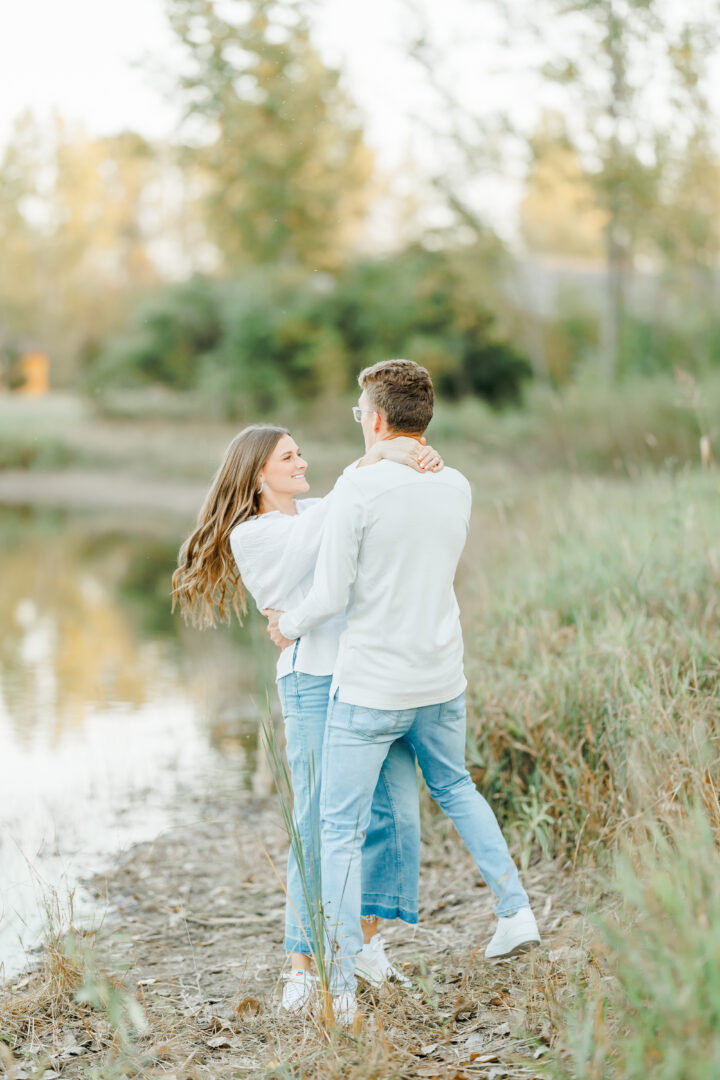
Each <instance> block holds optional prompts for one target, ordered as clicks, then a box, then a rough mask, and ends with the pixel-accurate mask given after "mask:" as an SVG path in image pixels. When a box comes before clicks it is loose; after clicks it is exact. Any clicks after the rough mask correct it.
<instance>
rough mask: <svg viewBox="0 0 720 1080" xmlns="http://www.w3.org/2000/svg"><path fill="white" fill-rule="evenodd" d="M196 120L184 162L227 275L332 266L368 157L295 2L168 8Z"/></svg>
mask: <svg viewBox="0 0 720 1080" xmlns="http://www.w3.org/2000/svg"><path fill="white" fill-rule="evenodd" d="M167 12H168V16H169V19H170V25H171V27H172V29H173V31H174V32H175V34H176V36H177V38H178V39H179V41H180V43H181V44H182V47H183V50H184V53H185V58H186V63H185V66H184V68H183V73H182V76H181V78H180V80H179V87H178V92H179V95H180V97H181V98H182V99H184V102H185V106H186V115H187V117H188V118H191V119H192V121H193V124H192V129H191V130H192V136H191V137H190V141H191V142H192V145H191V146H188V148H187V155H186V161H185V165H186V167H187V168H188V169H189V170H198V171H199V173H200V178H201V184H202V190H203V191H204V192H205V195H204V197H203V210H204V218H205V221H206V224H207V226H208V230H209V234H210V236H211V238H212V240H213V241H214V243H215V244H216V245H217V247H218V249H219V251H220V253H221V254H222V256H223V257H224V261H225V264H226V266H229V267H237V266H239V265H243V266H247V265H248V264H252V265H263V264H270V263H278V262H279V263H282V264H285V265H290V266H304V267H307V268H308V269H325V270H327V269H333V268H335V267H337V266H338V265H339V263H340V261H341V258H342V256H343V254H344V252H345V250H346V248H347V245H348V242H349V241H350V240H351V238H352V234H353V231H354V229H355V227H356V226H357V223H358V221H359V220H360V218H361V216H362V215H363V213H364V210H365V203H366V196H367V185H368V181H369V179H370V174H371V171H372V157H371V155H370V153H369V151H368V150H367V148H366V147H365V145H364V143H363V137H362V130H361V126H360V123H359V118H358V116H357V114H356V111H355V109H354V107H353V105H352V103H351V102H350V101H349V100H348V98H347V96H346V94H345V92H344V91H343V88H342V86H341V84H340V75H339V72H338V71H337V70H335V69H333V68H331V67H328V66H327V65H326V64H324V63H323V61H322V60H321V58H320V55H319V54H318V52H317V50H316V49H315V47H314V45H313V43H312V40H311V33H310V23H309V20H308V18H307V15H306V12H305V5H304V4H302V3H298V2H297V0H246V2H245V3H243V4H234V5H228V4H224V5H223V4H220V3H216V2H215V0H167Z"/></svg>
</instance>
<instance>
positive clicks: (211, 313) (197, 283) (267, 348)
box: [89, 247, 531, 414]
mask: <svg viewBox="0 0 720 1080" xmlns="http://www.w3.org/2000/svg"><path fill="white" fill-rule="evenodd" d="M479 266H480V264H478V263H474V262H473V261H472V260H468V259H467V258H466V259H465V260H464V261H463V262H462V263H459V262H458V260H457V258H456V256H455V255H454V254H453V253H447V252H429V251H426V250H424V249H423V248H420V247H417V248H411V249H409V250H407V251H405V252H403V253H401V254H400V255H398V256H396V257H395V258H393V259H390V258H388V259H374V260H366V261H362V262H358V263H356V264H353V265H351V266H350V267H348V268H347V269H346V270H345V271H344V272H343V273H341V274H340V275H338V276H337V278H332V277H330V276H329V275H322V276H318V275H315V274H309V275H308V274H306V273H303V272H301V271H298V270H295V271H288V270H283V269H275V270H271V269H270V268H266V269H263V268H256V269H255V270H253V271H249V272H247V273H245V274H244V275H243V276H242V277H240V278H238V279H236V280H235V281H230V282H212V281H209V280H205V279H201V278H195V279H193V280H192V281H191V282H188V283H186V284H183V285H180V286H175V287H173V288H169V289H167V290H166V291H164V292H160V293H158V294H156V296H155V297H154V298H153V300H152V301H151V302H149V303H147V304H145V305H144V306H143V307H142V308H141V309H140V310H139V311H138V312H137V314H136V317H135V319H134V321H133V324H132V326H131V328H130V330H129V331H128V332H126V333H125V334H123V335H120V336H118V337H116V338H114V339H111V340H110V341H109V342H108V343H107V346H106V348H105V349H104V350H103V351H102V352H101V353H100V355H99V357H98V358H97V359H96V360H95V361H94V363H92V364H91V366H90V376H89V379H90V385H91V386H92V387H93V388H96V389H98V388H102V387H105V386H132V385H153V384H163V385H166V386H169V387H172V388H174V389H179V390H188V389H193V390H197V391H199V392H201V393H204V394H206V395H208V396H209V397H210V398H212V399H214V400H216V401H217V402H218V405H220V406H221V407H222V409H223V410H224V411H226V412H227V413H230V414H233V413H237V412H239V411H242V409H243V408H247V407H248V406H249V407H251V408H255V409H259V410H261V411H262V410H267V409H270V408H272V407H273V406H274V405H275V404H276V403H278V402H281V401H283V400H286V399H288V398H289V397H293V398H295V399H298V400H300V401H308V400H312V399H315V398H317V397H322V396H324V395H330V394H333V395H337V394H339V393H343V392H345V391H349V390H351V389H352V387H353V386H354V385H355V379H356V376H357V373H358V371H359V370H360V368H362V367H363V366H365V365H367V364H372V363H374V362H375V361H377V360H380V359H387V358H388V357H391V356H407V357H409V358H410V359H416V360H417V361H418V362H420V363H424V364H426V365H427V366H428V368H429V369H430V371H431V373H432V374H433V375H434V376H435V377H436V380H437V385H438V390H439V391H440V393H441V394H442V393H444V394H445V395H447V396H449V397H451V398H459V397H462V396H464V395H467V394H476V395H479V396H482V397H484V398H485V399H486V400H488V401H490V402H492V403H493V404H496V405H502V404H505V403H508V402H517V401H519V400H520V396H521V391H522V386H523V383H524V382H525V381H526V380H527V379H528V378H529V377H530V375H531V370H530V366H529V363H528V361H527V360H526V359H525V357H524V356H523V355H522V354H521V353H520V352H519V351H518V350H517V349H516V348H515V347H513V346H512V345H511V344H509V343H508V342H506V341H504V340H502V337H501V335H500V334H499V333H498V332H497V331H496V325H495V317H494V315H493V312H492V311H491V310H490V309H489V308H488V307H487V305H486V304H485V303H484V302H483V298H482V296H479V295H477V294H476V291H475V288H476V287H475V285H474V281H475V276H476V274H477V272H478V268H479ZM480 269H481V266H480Z"/></svg>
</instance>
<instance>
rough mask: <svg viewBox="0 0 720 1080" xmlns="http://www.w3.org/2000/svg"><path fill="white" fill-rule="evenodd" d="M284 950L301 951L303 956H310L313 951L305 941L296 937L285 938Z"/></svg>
mask: <svg viewBox="0 0 720 1080" xmlns="http://www.w3.org/2000/svg"><path fill="white" fill-rule="evenodd" d="M285 952H296V953H302V954H303V956H312V954H313V951H312V949H311V948H310V946H309V945H308V943H307V941H298V940H297V938H295V939H294V940H293V939H292V938H285Z"/></svg>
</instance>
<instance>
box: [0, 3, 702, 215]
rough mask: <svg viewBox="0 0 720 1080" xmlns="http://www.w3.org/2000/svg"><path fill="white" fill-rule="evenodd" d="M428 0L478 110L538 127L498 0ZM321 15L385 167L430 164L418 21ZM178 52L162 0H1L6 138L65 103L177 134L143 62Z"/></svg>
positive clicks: (334, 11)
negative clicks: (507, 44) (502, 30)
mask: <svg viewBox="0 0 720 1080" xmlns="http://www.w3.org/2000/svg"><path fill="white" fill-rule="evenodd" d="M696 2H700V3H701V4H702V3H703V0H696ZM705 2H706V0H705ZM421 3H422V5H423V7H424V9H425V10H426V12H427V14H428V17H429V19H430V20H431V22H432V23H433V24H434V28H435V31H436V33H437V35H438V37H439V38H440V39H441V40H444V41H445V43H446V45H447V46H448V49H449V55H451V56H452V57H453V60H454V65H453V66H455V64H456V65H457V72H458V83H459V88H460V92H461V96H462V98H463V100H464V101H466V102H469V103H470V104H472V106H473V108H474V109H475V110H477V111H478V112H479V113H482V112H483V111H493V110H495V109H497V108H499V107H501V108H504V109H506V110H507V111H508V112H509V113H510V114H511V115H512V117H513V119H514V120H515V121H516V122H519V123H521V124H522V125H523V126H524V127H527V126H529V125H531V124H532V123H533V122H534V119H535V118H536V117H537V115H538V113H539V110H540V108H541V105H542V104H548V103H551V102H552V97H551V94H552V93H553V91H552V90H550V89H547V88H546V89H544V91H543V93H544V95H545V96H544V98H543V99H542V100H541V98H540V95H539V93H538V86H537V83H536V82H535V81H534V79H533V77H532V76H531V74H530V71H529V69H530V61H531V59H532V58H531V57H530V56H528V54H527V53H525V54H524V55H523V54H521V53H520V51H519V50H517V49H516V50H512V51H509V50H507V49H503V50H500V49H499V48H498V46H497V44H496V40H495V33H494V31H493V24H494V18H495V17H494V14H493V13H494V10H495V7H494V4H492V3H491V2H490V0H421ZM3 8H4V11H3V10H2V9H3ZM317 12H318V14H317V25H318V31H317V39H316V40H317V41H318V43H319V45H320V47H321V49H322V51H323V53H324V55H325V56H326V58H327V59H328V60H329V61H331V62H333V63H336V64H338V65H339V66H341V67H342V69H343V70H344V72H345V73H346V80H347V85H348V86H349V89H350V91H351V93H352V95H353V97H354V99H355V100H356V102H357V103H358V105H359V106H360V108H361V110H362V112H363V115H364V118H365V124H366V136H367V138H368V141H369V142H370V144H371V145H372V146H373V148H374V149H375V150H376V152H377V154H378V160H379V164H380V165H381V167H383V168H385V169H387V170H392V169H393V168H395V169H397V168H398V167H400V166H401V165H402V163H403V162H405V161H407V160H408V157H409V156H410V155H412V156H413V158H414V159H415V160H418V161H420V162H421V163H422V161H423V160H426V161H427V159H428V155H429V154H431V153H432V149H431V144H430V142H429V141H428V140H427V139H423V137H422V134H421V129H420V127H419V125H417V124H416V123H414V122H413V117H417V116H421V115H423V114H425V115H427V114H428V113H432V109H433V108H434V107H435V106H434V105H433V103H432V98H431V96H430V95H429V94H428V91H427V88H426V87H425V86H424V84H423V79H422V77H421V75H420V73H419V71H418V69H417V68H416V66H415V65H414V64H412V63H411V62H409V61H408V60H407V59H406V58H405V56H404V55H403V49H404V45H405V43H406V42H407V40H408V38H409V36H410V34H411V32H412V26H413V22H412V18H411V16H410V14H409V10H408V6H407V4H406V2H405V0H317ZM173 48H174V43H173V39H172V36H171V33H170V31H169V30H168V28H167V25H166V21H165V16H164V7H163V0H115V2H114V3H113V2H108V0H105V2H101V0H22V3H18V2H13V0H0V145H1V144H2V143H3V142H4V141H5V140H6V138H7V137H8V134H9V132H10V130H11V126H12V123H13V120H14V119H15V117H16V116H17V115H18V114H19V113H20V112H21V111H23V110H25V109H28V108H30V109H32V110H34V111H35V112H36V114H38V115H39V116H46V115H48V114H49V113H51V112H52V110H57V111H58V112H60V113H61V114H62V115H63V116H66V117H67V118H68V119H71V120H78V121H82V122H83V123H84V124H85V126H86V128H87V129H88V131H89V132H91V133H92V134H105V133H109V132H112V131H116V130H118V129H121V128H132V129H135V130H137V131H140V132H142V133H143V134H145V135H147V136H150V137H159V136H163V135H169V134H170V133H171V132H172V130H173V128H174V126H175V123H176V119H177V113H176V110H175V108H174V107H173V104H172V102H171V101H170V100H167V99H166V97H165V96H164V91H163V85H162V79H161V77H160V76H159V75H158V76H157V77H153V76H152V75H151V74H149V72H148V70H147V64H146V65H144V66H143V67H142V68H141V67H140V66H139V65H138V61H140V60H142V59H143V58H145V59H147V58H148V57H157V58H158V59H159V60H160V62H161V63H165V64H166V65H167V66H169V67H172V61H173ZM535 59H536V58H535ZM501 64H502V65H503V66H504V70H502V71H500V70H499V66H500V65H501ZM508 64H510V65H511V66H510V68H509V69H508ZM718 84H719V87H720V79H719V80H718ZM554 93H555V94H557V93H558V91H557V90H555V91H554ZM433 164H436V163H434V162H433ZM514 171H515V173H516V178H515V181H514V182H513V181H512V179H510V178H508V177H492V176H490V177H487V178H486V179H485V180H484V181H483V197H485V198H486V199H487V204H488V206H489V207H491V208H492V216H493V218H494V219H495V223H496V225H498V226H500V228H501V231H503V232H505V233H506V234H512V231H513V229H512V223H513V218H514V210H515V207H516V205H517V200H518V197H519V194H520V183H519V181H520V176H521V173H522V162H520V161H518V162H517V163H516V167H515V170H514Z"/></svg>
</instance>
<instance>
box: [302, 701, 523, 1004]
mask: <svg viewBox="0 0 720 1080" xmlns="http://www.w3.org/2000/svg"><path fill="white" fill-rule="evenodd" d="M403 736H404V738H405V739H406V740H407V742H409V743H410V745H411V746H412V748H413V750H414V751H415V753H416V755H417V760H418V763H419V765H420V769H421V770H422V774H423V776H424V777H425V781H426V783H427V786H428V789H429V791H430V794H431V795H432V797H433V799H435V801H436V802H437V803H439V805H440V806H441V808H442V809H443V810H444V811H445V813H446V814H447V815H448V816H449V817H450V818H451V820H452V822H453V824H454V825H455V828H456V829H457V831H458V832H459V833H460V836H461V838H462V839H463V840H464V842H465V844H466V846H467V848H468V850H469V852H470V854H471V855H472V857H473V859H474V860H475V863H476V864H477V867H478V869H479V870H480V873H481V874H482V875H483V877H484V878H485V881H486V882H487V883H488V885H489V886H490V888H491V889H492V891H493V893H494V894H495V896H496V897H497V907H496V912H497V914H498V915H499V916H500V915H513V914H514V913H515V912H516V911H518V910H519V909H520V908H521V907H526V906H528V898H527V893H526V892H525V890H524V889H523V887H522V885H521V884H520V879H519V877H518V872H517V868H516V866H515V864H514V863H513V861H512V858H511V856H510V852H509V851H508V846H507V844H506V843H505V839H504V837H503V835H502V833H501V831H500V826H499V825H498V823H497V819H496V817H495V814H494V813H493V812H492V810H491V808H490V806H489V805H488V803H487V802H486V801H485V799H484V798H483V797H482V795H481V794H480V792H479V791H478V790H477V788H476V787H475V785H474V783H473V781H472V777H471V776H470V774H469V772H468V771H467V769H466V768H465V695H464V694H460V696H459V697H457V698H455V699H454V700H453V701H448V702H445V703H444V704H441V705H428V706H424V707H422V708H417V709H398V710H395V711H389V710H383V709H366V708H362V707H361V706H356V705H348V704H346V703H345V702H343V701H339V700H338V697H337V694H335V696H334V698H333V700H332V701H331V703H330V708H329V711H328V727H327V733H326V736H325V746H324V753H323V766H322V768H323V782H322V795H321V799H320V812H321V817H322V881H323V909H324V913H325V918H326V923H327V932H328V935H329V937H330V939H331V942H332V943H333V944H336V946H337V953H336V954H335V955H336V963H335V965H334V970H333V978H332V981H333V986H334V989H335V990H336V992H337V991H340V990H350V991H353V990H354V989H355V975H354V971H355V955H356V954H357V953H358V952H359V950H360V948H361V947H362V939H361V935H360V929H359V914H360V846H361V842H362V841H361V837H362V832H363V830H364V829H365V828H366V826H367V822H368V820H369V818H370V803H371V801H372V793H373V791H374V790H375V785H376V784H377V778H378V775H379V774H380V773H381V771H382V769H383V768H384V763H385V761H386V760H387V754H388V750H389V748H390V747H391V746H392V745H393V744H394V743H395V740H396V739H399V738H401V737H403ZM348 762H352V772H351V773H350V774H349V775H348V771H347V763H348Z"/></svg>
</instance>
